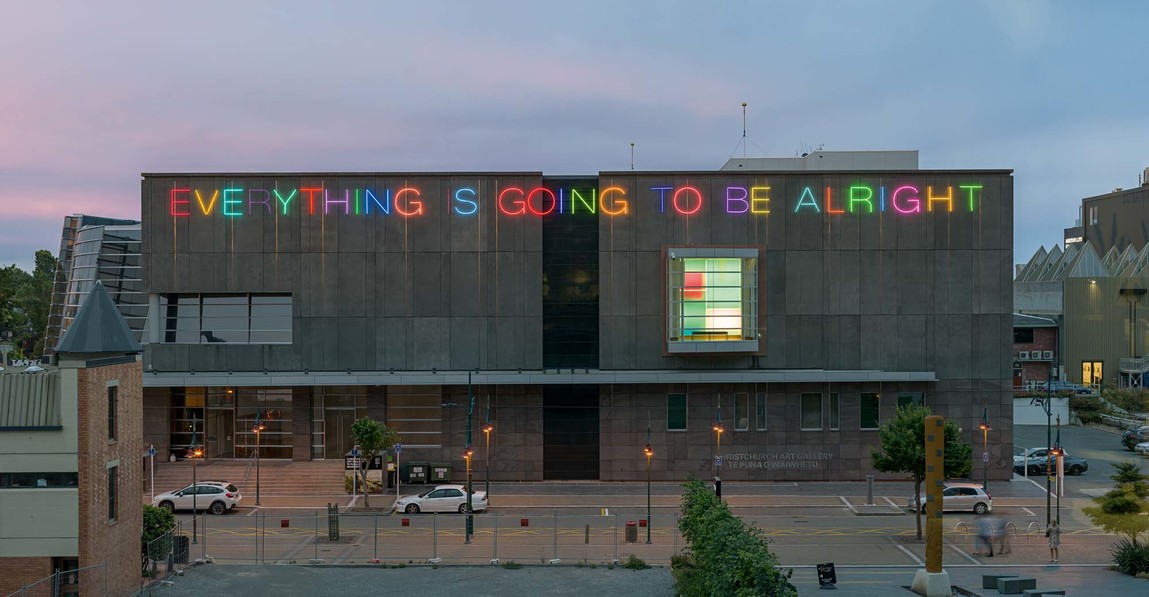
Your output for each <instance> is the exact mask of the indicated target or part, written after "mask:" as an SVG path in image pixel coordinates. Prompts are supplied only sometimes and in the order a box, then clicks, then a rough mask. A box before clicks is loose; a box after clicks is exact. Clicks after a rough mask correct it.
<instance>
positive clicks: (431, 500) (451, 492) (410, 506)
mask: <svg viewBox="0 0 1149 597" xmlns="http://www.w3.org/2000/svg"><path fill="white" fill-rule="evenodd" d="M466 489H467V488H466V487H465V486H463V485H436V486H435V487H432V488H431V489H428V490H427V491H424V492H423V493H420V494H419V495H408V496H404V497H402V498H399V499H398V500H397V501H396V502H395V505H394V506H393V507H392V508H391V509H392V510H399V511H402V512H406V513H408V514H418V513H419V512H459V513H466V511H467V493H466ZM471 509H472V510H473V511H475V512H482V511H483V510H486V509H487V492H485V491H472V492H471Z"/></svg>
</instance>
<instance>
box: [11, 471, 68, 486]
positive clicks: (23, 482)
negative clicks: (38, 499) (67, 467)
mask: <svg viewBox="0 0 1149 597" xmlns="http://www.w3.org/2000/svg"><path fill="white" fill-rule="evenodd" d="M78 479H79V474H78V473H0V489H44V488H48V489H54V488H56V489H58V488H65V489H66V488H73V489H74V488H75V487H76V485H77V480H78Z"/></svg>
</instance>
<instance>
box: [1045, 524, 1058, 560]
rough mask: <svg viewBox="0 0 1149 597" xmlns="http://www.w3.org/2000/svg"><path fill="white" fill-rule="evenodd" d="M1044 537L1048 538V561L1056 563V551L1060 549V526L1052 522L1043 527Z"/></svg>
mask: <svg viewBox="0 0 1149 597" xmlns="http://www.w3.org/2000/svg"><path fill="white" fill-rule="evenodd" d="M1045 536H1046V537H1049V561H1050V562H1056V561H1057V550H1058V548H1060V547H1061V525H1059V524H1057V521H1056V520H1054V521H1052V522H1050V523H1049V526H1047V527H1045Z"/></svg>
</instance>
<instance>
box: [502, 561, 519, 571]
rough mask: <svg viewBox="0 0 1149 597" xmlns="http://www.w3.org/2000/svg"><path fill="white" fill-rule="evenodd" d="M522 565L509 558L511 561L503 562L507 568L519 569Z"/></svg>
mask: <svg viewBox="0 0 1149 597" xmlns="http://www.w3.org/2000/svg"><path fill="white" fill-rule="evenodd" d="M522 567H523V565H522V564H520V563H518V562H516V561H514V560H509V561H506V562H503V568H504V569H505V570H518V569H519V568H522Z"/></svg>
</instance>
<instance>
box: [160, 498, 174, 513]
mask: <svg viewBox="0 0 1149 597" xmlns="http://www.w3.org/2000/svg"><path fill="white" fill-rule="evenodd" d="M160 507H161V508H163V509H164V510H167V511H168V512H175V511H176V505H175V504H173V503H171V502H169V501H167V500H164V501H162V502H160Z"/></svg>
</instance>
